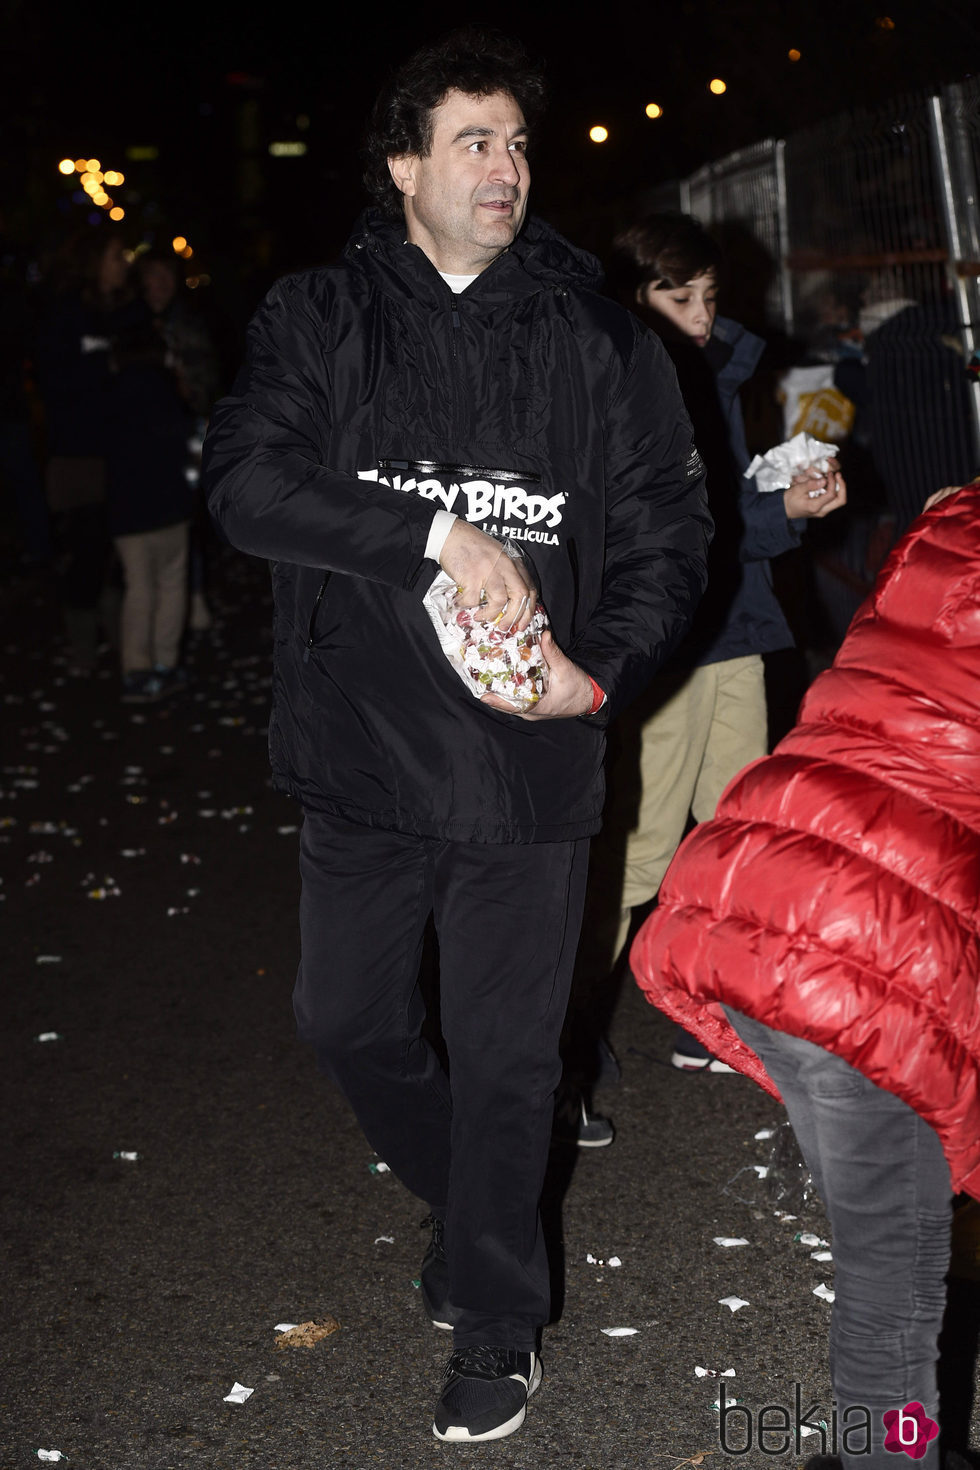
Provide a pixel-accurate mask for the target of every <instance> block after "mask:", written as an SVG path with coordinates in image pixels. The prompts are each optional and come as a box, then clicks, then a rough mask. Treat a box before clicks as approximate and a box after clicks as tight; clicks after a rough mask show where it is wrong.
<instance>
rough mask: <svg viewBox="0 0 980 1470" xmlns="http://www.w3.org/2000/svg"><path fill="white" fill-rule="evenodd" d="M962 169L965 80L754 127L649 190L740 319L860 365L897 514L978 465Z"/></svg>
mask: <svg viewBox="0 0 980 1470" xmlns="http://www.w3.org/2000/svg"><path fill="white" fill-rule="evenodd" d="M978 177H980V80H978V79H976V78H973V79H969V80H967V81H965V82H962V83H959V84H956V85H954V86H949V87H945V88H943V89H942V90H941V91H940V92H938V93H936V94H929V93H919V94H910V95H906V96H903V97H900V98H898V99H896V100H894V101H893V102H890V103H888V104H885V105H883V106H879V107H876V108H874V109H868V110H865V111H859V112H854V113H848V114H846V115H841V116H837V117H834V118H832V119H830V120H828V121H826V122H824V123H822V124H820V125H818V126H816V127H813V128H811V129H808V130H806V131H801V132H799V133H796V134H794V135H792V136H789V137H787V138H786V139H785V140H774V139H768V140H765V141H763V142H760V143H758V144H756V145H754V146H753V147H751V148H747V149H741V150H739V151H738V152H736V153H732V154H731V155H729V156H728V157H727V158H724V159H721V160H719V161H716V162H714V163H711V164H708V165H706V166H705V167H703V168H701V169H699V170H698V171H697V173H695V174H692V175H691V176H690V177H689V178H687V179H683V180H677V181H674V182H673V183H672V184H668V185H664V186H662V187H660V188H658V189H657V190H656V191H654V193H653V195H652V196H651V203H652V205H653V207H654V208H664V207H680V208H681V209H683V210H684V211H685V212H687V213H690V214H693V215H694V216H695V217H696V218H698V219H699V220H700V221H701V222H702V223H703V224H704V225H706V226H708V227H709V228H710V229H711V230H712V232H713V233H715V234H716V235H717V236H718V237H719V238H720V239H721V241H722V243H723V245H724V247H725V249H726V255H727V256H728V259H729V262H730V263H734V266H735V271H734V272H733V274H734V275H735V276H736V277H737V280H738V284H739V287H740V296H741V303H742V304H743V305H744V306H745V310H746V311H747V313H748V314H749V316H750V317H751V316H752V314H753V301H754V307H755V310H754V320H750V322H749V324H750V325H754V326H756V327H757V328H759V327H761V328H762V329H763V330H765V331H767V332H768V333H769V334H774V333H777V334H780V335H782V336H783V337H785V338H787V339H791V340H792V341H793V342H795V343H796V344H799V346H800V347H801V348H802V350H803V351H804V353H805V354H806V355H807V356H808V359H809V360H810V361H811V362H820V361H826V362H835V361H836V362H840V361H842V360H843V361H844V364H845V367H846V365H847V359H848V358H849V357H850V358H852V359H853V361H854V363H857V362H859V361H860V363H861V364H862V366H863V367H864V368H866V370H867V371H866V374H865V375H864V377H863V379H862V381H861V383H858V382H857V379H854V381H855V383H856V384H857V386H856V387H855V389H854V391H855V395H856V396H860V394H861V393H863V392H866V393H867V398H868V403H869V405H870V406H869V408H868V415H867V420H866V421H865V422H864V428H865V430H866V432H868V433H869V434H870V435H872V436H873V437H874V442H875V451H876V458H877V460H878V462H879V470H880V471H881V473H882V475H883V478H884V479H885V480H886V481H887V482H889V489H890V494H891V496H893V497H894V498H895V500H896V502H897V505H898V508H899V520H900V521H902V520H906V519H910V518H911V514H914V513H915V510H914V509H913V508H912V504H911V502H910V503H909V504H908V505H906V504H904V499H905V498H906V497H907V496H908V495H912V496H913V498H915V508H917V507H918V506H919V505H921V486H922V485H923V484H925V485H929V484H933V485H938V484H947V483H954V482H957V481H960V480H962V479H965V478H969V477H970V476H972V475H973V474H975V473H976V472H977V471H978V470H980V382H978V381H977V380H976V367H975V366H974V369H973V372H972V375H971V372H970V364H971V362H972V363H973V364H974V365H975V364H976V355H977V347H978V341H980V212H978ZM753 290H754V293H755V294H754V297H753V296H752V291H753ZM733 314H734V313H733ZM868 420H869V421H870V422H868ZM911 486H914V487H917V488H915V489H907V488H905V487H911ZM916 497H917V498H916Z"/></svg>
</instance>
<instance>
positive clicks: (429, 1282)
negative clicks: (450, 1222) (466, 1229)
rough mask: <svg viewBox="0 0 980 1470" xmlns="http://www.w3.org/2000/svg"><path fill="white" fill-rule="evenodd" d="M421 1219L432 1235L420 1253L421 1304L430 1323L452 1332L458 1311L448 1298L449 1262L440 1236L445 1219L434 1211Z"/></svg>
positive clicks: (444, 1225)
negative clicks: (438, 1216)
mask: <svg viewBox="0 0 980 1470" xmlns="http://www.w3.org/2000/svg"><path fill="white" fill-rule="evenodd" d="M421 1223H422V1225H431V1226H432V1239H431V1240H430V1241H429V1245H428V1248H427V1250H426V1252H425V1255H424V1256H423V1257H422V1269H421V1271H420V1272H419V1290H420V1291H421V1293H422V1304H423V1306H424V1307H425V1310H426V1312H427V1313H428V1315H429V1318H430V1320H431V1322H432V1325H433V1327H441V1328H442V1329H443V1331H445V1332H451V1331H452V1330H453V1326H454V1324H455V1321H456V1318H457V1317H458V1316H459V1313H458V1312H457V1311H456V1309H455V1307H453V1306H452V1305H451V1304H450V1301H449V1262H448V1261H447V1260H446V1246H445V1241H444V1238H443V1237H444V1234H445V1229H446V1222H445V1221H444V1220H437V1219H436V1217H435V1216H434V1215H426V1217H425V1219H424V1220H423V1221H422V1222H421Z"/></svg>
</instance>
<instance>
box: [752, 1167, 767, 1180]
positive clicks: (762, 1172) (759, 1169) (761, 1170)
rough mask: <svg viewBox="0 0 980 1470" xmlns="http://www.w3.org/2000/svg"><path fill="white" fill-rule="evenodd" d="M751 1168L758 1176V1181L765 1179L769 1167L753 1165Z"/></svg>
mask: <svg viewBox="0 0 980 1470" xmlns="http://www.w3.org/2000/svg"><path fill="white" fill-rule="evenodd" d="M752 1167H753V1169H754V1170H755V1172H756V1173H757V1174H758V1176H759V1178H760V1179H765V1177H766V1176H767V1174H768V1173H769V1165H768V1164H753V1165H752Z"/></svg>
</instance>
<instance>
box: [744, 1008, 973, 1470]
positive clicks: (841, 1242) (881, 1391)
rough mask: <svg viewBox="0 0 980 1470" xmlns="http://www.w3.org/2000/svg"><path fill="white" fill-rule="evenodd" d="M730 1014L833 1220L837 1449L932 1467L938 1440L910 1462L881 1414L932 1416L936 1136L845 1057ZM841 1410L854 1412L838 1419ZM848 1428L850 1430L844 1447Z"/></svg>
mask: <svg viewBox="0 0 980 1470" xmlns="http://www.w3.org/2000/svg"><path fill="white" fill-rule="evenodd" d="M726 1014H727V1015H728V1018H729V1020H730V1021H731V1023H732V1025H733V1026H734V1028H735V1030H736V1031H737V1032H738V1034H739V1036H740V1037H741V1038H742V1040H743V1041H744V1042H745V1043H746V1045H748V1046H750V1047H751V1048H752V1050H753V1051H754V1052H755V1053H756V1054H757V1055H758V1056H759V1057H760V1059H761V1060H762V1062H763V1063H764V1064H765V1067H766V1070H767V1071H768V1073H769V1075H770V1076H771V1078H772V1079H773V1081H774V1082H775V1084H776V1086H777V1087H778V1088H779V1090H780V1092H781V1094H782V1097H783V1101H784V1103H785V1104H786V1111H787V1114H788V1115H789V1121H790V1123H791V1124H792V1125H793V1131H794V1132H795V1134H796V1137H797V1139H798V1141H799V1145H800V1149H801V1150H802V1153H803V1156H804V1158H805V1159H806V1162H807V1166H808V1168H809V1169H810V1172H811V1174H812V1175H813V1182H814V1184H815V1185H816V1188H817V1190H818V1191H819V1194H820V1198H821V1199H822V1201H823V1203H824V1207H825V1208H826V1211H827V1215H828V1218H829V1220H830V1227H831V1232H832V1240H831V1244H832V1246H833V1252H834V1267H835V1269H834V1283H833V1284H834V1291H835V1293H836V1298H835V1301H834V1307H833V1313H832V1317H831V1328H830V1370H831V1378H832V1382H833V1389H834V1397H835V1399H836V1406H837V1418H838V1425H839V1429H838V1453H840V1455H841V1458H842V1460H843V1463H844V1465H845V1466H847V1467H848V1470H852V1467H853V1470H862V1467H863V1470H900V1467H901V1466H903V1465H905V1464H906V1463H914V1464H917V1465H920V1466H922V1467H923V1470H937V1467H938V1466H939V1440H938V1437H937V1438H935V1439H933V1440H932V1441H931V1443H930V1444H929V1447H928V1449H927V1451H926V1453H925V1455H924V1456H923V1457H922V1458H921V1459H910V1460H908V1461H907V1460H906V1459H905V1458H903V1456H902V1455H901V1454H898V1455H896V1454H895V1453H894V1452H892V1451H889V1450H886V1449H884V1447H883V1446H884V1440H885V1436H886V1432H887V1431H886V1428H885V1425H884V1422H883V1415H884V1414H885V1413H886V1412H888V1411H889V1410H904V1409H905V1406H906V1405H907V1404H910V1403H916V1402H917V1403H920V1404H921V1405H922V1406H923V1409H924V1410H925V1413H926V1415H928V1417H929V1418H930V1419H932V1420H934V1421H936V1422H938V1419H939V1402H938V1390H937V1386H936V1363H937V1357H938V1348H937V1340H938V1337H939V1332H940V1329H941V1327H942V1319H943V1310H944V1307H945V1303H946V1284H945V1275H946V1271H947V1269H948V1267H949V1253H950V1225H951V1219H952V1187H951V1184H950V1177H949V1166H948V1165H947V1163H946V1159H945V1157H944V1155H943V1151H942V1148H941V1146H940V1143H939V1139H938V1137H937V1135H936V1133H935V1132H934V1131H933V1129H932V1128H930V1127H929V1125H928V1124H927V1123H925V1122H924V1121H923V1120H922V1118H920V1117H919V1115H918V1114H917V1113H916V1112H914V1111H913V1110H912V1108H910V1107H909V1106H908V1105H907V1104H906V1103H904V1102H902V1101H901V1099H900V1098H898V1097H896V1096H895V1095H894V1093H891V1092H886V1091H885V1090H884V1089H883V1088H880V1087H876V1086H875V1084H874V1083H872V1082H869V1081H868V1079H867V1078H866V1077H864V1076H863V1075H862V1074H861V1073H860V1072H858V1071H856V1070H855V1069H854V1068H853V1067H851V1066H849V1065H848V1064H847V1062H845V1061H844V1060H843V1059H842V1058H841V1057H838V1056H835V1055H834V1054H833V1053H832V1052H828V1051H824V1050H823V1048H822V1047H819V1046H814V1045H813V1043H812V1042H809V1041H803V1040H801V1039H800V1038H799V1037H796V1036H789V1035H786V1034H785V1033H784V1032H780V1031H773V1030H772V1029H771V1028H770V1027H768V1026H763V1025H762V1024H761V1023H760V1022H759V1021H756V1020H753V1019H751V1018H750V1017H748V1016H744V1015H741V1014H740V1013H738V1012H735V1011H729V1010H728V1008H727V1007H726ZM849 1407H851V1408H853V1409H854V1410H855V1411H854V1412H852V1413H851V1415H850V1416H848V1417H847V1418H845V1414H846V1411H847V1410H848V1408H849ZM859 1407H864V1408H866V1409H867V1410H868V1411H869V1415H870V1421H871V1426H872V1447H871V1454H867V1453H866V1452H863V1451H864V1448H865V1446H864V1441H865V1437H866V1436H865V1434H864V1432H863V1431H862V1430H861V1429H860V1427H859V1426H860V1424H861V1422H862V1420H863V1419H864V1418H865V1416H863V1415H862V1414H860V1413H858V1412H857V1411H856V1410H857V1408H859ZM892 1423H893V1426H894V1430H895V1432H896V1433H897V1434H898V1435H899V1437H900V1440H901V1442H903V1443H907V1442H909V1440H910V1439H911V1438H913V1436H914V1427H913V1422H912V1420H911V1418H910V1417H909V1416H906V1415H902V1416H901V1417H900V1418H898V1419H894V1420H892ZM849 1425H850V1426H853V1431H854V1432H853V1434H852V1435H851V1436H850V1437H849V1438H846V1439H845V1438H843V1431H844V1429H845V1428H846V1427H848V1426H849ZM893 1442H894V1441H893ZM849 1447H850V1449H851V1450H852V1451H854V1453H852V1454H848V1453H847V1451H848V1448H849ZM807 1448H808V1449H809V1448H810V1446H807ZM827 1448H828V1451H829V1450H830V1445H829V1444H828V1446H827Z"/></svg>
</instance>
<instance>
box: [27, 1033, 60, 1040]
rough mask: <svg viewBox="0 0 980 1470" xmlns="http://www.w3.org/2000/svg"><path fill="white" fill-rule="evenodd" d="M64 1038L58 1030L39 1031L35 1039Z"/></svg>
mask: <svg viewBox="0 0 980 1470" xmlns="http://www.w3.org/2000/svg"><path fill="white" fill-rule="evenodd" d="M62 1039H63V1038H62V1036H61V1034H60V1032H58V1031H39V1032H38V1034H37V1035H36V1036H35V1038H34V1040H35V1041H61V1040H62Z"/></svg>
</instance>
